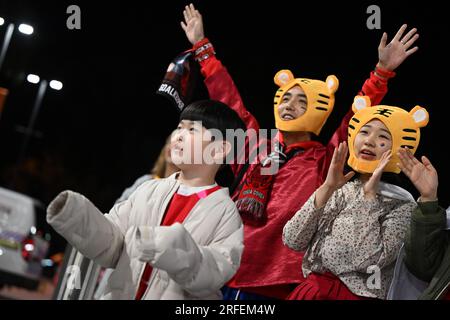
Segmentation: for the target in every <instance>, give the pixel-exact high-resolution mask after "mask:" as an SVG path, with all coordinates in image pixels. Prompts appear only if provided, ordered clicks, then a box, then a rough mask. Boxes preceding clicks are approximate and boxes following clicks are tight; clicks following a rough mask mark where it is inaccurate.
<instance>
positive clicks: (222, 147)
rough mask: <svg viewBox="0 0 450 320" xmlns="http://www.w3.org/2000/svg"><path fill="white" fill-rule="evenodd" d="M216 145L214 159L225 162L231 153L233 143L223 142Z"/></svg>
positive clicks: (217, 142)
mask: <svg viewBox="0 0 450 320" xmlns="http://www.w3.org/2000/svg"><path fill="white" fill-rule="evenodd" d="M213 143H214V149H213V150H214V151H213V153H214V154H213V159H214V160H215V161H216V162H217V161H219V160H223V161H225V159H226V157H227V155H228V154H229V153H230V152H231V143H230V142H228V141H226V140H223V141H216V142H213Z"/></svg>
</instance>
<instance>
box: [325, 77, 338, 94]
mask: <svg viewBox="0 0 450 320" xmlns="http://www.w3.org/2000/svg"><path fill="white" fill-rule="evenodd" d="M325 82H326V84H327V87H328V90H330V93H335V92H336V91H337V89H338V87H339V80H338V78H336V76H335V75H330V76H328V77H327V80H325Z"/></svg>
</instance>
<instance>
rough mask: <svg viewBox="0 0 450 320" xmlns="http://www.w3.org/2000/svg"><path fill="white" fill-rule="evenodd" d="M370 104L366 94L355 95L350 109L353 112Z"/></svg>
mask: <svg viewBox="0 0 450 320" xmlns="http://www.w3.org/2000/svg"><path fill="white" fill-rule="evenodd" d="M370 106H372V103H371V102H370V98H369V97H368V96H356V97H355V99H354V100H353V105H352V110H353V112H354V113H356V112H358V111H360V110H362V109H364V108H369V107H370Z"/></svg>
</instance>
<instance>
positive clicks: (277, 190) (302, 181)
mask: <svg viewBox="0 0 450 320" xmlns="http://www.w3.org/2000/svg"><path fill="white" fill-rule="evenodd" d="M200 65H201V72H202V74H203V76H204V77H205V80H204V81H205V84H206V86H207V88H208V92H209V95H210V98H211V99H214V100H219V101H221V102H223V103H225V104H227V105H228V106H230V107H231V108H232V109H233V110H235V111H236V112H237V113H238V114H239V116H240V117H241V119H242V120H243V121H244V122H245V124H246V125H247V129H250V128H253V129H255V130H258V129H259V125H258V122H257V120H256V119H255V118H254V116H253V115H252V114H251V113H250V112H248V110H247V109H246V108H245V106H244V103H243V101H242V99H241V97H240V95H239V92H238V90H237V88H236V86H235V84H234V82H233V80H232V79H231V77H230V75H229V73H228V71H227V70H226V68H225V67H224V66H223V65H222V63H221V62H220V61H219V60H218V59H217V58H216V57H215V56H211V57H209V58H208V59H206V60H203V61H201V62H200ZM362 92H363V93H364V94H365V95H367V96H369V97H370V99H371V101H372V103H373V105H376V104H379V103H380V101H381V100H382V98H383V97H384V96H385V94H386V92H387V80H385V79H381V78H379V77H377V76H376V75H375V74H374V73H373V72H372V73H371V75H370V78H369V79H367V80H366V82H365V83H364V85H363V88H362V91H361V92H360V94H363V93H362ZM270 110H272V109H270ZM352 116H353V112H352V110H351V108H350V111H349V112H348V113H347V115H346V116H345V117H344V119H343V120H342V123H341V125H340V126H339V128H338V129H337V130H336V132H335V133H334V135H333V136H332V138H331V140H330V142H329V143H328V144H327V145H326V146H324V145H322V144H321V143H319V142H316V141H311V142H306V143H305V142H303V143H298V144H295V145H290V146H289V147H288V148H287V149H286V150H285V151H286V153H287V152H289V150H290V149H291V148H293V147H296V146H297V147H298V146H300V147H302V148H304V149H305V150H304V152H302V153H300V154H297V155H295V156H294V157H293V158H292V159H290V160H289V161H288V162H287V163H286V164H284V165H283V166H282V167H281V168H280V170H279V171H278V173H277V175H276V177H275V179H274V182H273V186H272V191H271V193H270V196H269V200H268V203H267V208H266V210H267V223H266V224H265V225H263V226H259V227H255V226H251V225H245V226H244V252H243V255H242V260H241V266H240V268H239V270H238V272H237V273H236V275H235V277H234V278H233V281H232V285H231V286H233V287H239V288H247V289H249V290H247V291H253V292H261V291H258V290H256V291H255V290H252V288H259V287H264V286H273V285H280V284H294V283H300V282H301V281H302V279H303V275H302V271H301V260H302V257H303V254H301V253H299V252H296V251H293V250H291V249H289V248H288V247H286V246H284V245H283V242H282V233H283V227H284V225H285V224H286V223H287V221H288V220H289V219H291V218H292V216H293V215H294V214H295V213H296V212H297V211H298V210H299V209H300V208H301V207H302V206H303V204H304V203H305V202H306V200H307V199H308V198H309V197H310V196H311V194H312V193H313V192H314V191H315V190H316V189H317V188H318V187H319V186H320V185H321V184H322V182H323V181H324V180H325V178H326V174H327V170H328V167H329V164H330V161H331V157H332V155H333V150H334V148H335V147H336V146H338V144H339V143H340V142H342V141H346V140H347V135H348V132H347V126H348V122H349V120H350V118H351V117H352ZM252 166H254V164H252V165H250V167H249V169H248V170H247V173H248V172H250V170H251V167H252ZM240 167H241V165H234V166H233V167H232V169H233V171H234V173H235V174H237V172H239V169H240ZM245 178H246V175H244V177H243V179H245ZM235 197H236V194H234V195H233V198H234V199H235ZM265 294H266V295H270V294H269V292H267V291H266V292H265ZM272 296H277V295H276V294H274V295H272Z"/></svg>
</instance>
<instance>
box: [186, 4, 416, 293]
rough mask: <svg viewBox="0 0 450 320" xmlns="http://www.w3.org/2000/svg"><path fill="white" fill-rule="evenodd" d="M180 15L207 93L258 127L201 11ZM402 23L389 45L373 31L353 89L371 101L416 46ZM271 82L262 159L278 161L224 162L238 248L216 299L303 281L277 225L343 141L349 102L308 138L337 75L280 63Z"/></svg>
mask: <svg viewBox="0 0 450 320" xmlns="http://www.w3.org/2000/svg"><path fill="white" fill-rule="evenodd" d="M183 14H184V21H183V22H181V27H182V29H183V30H184V32H185V33H186V37H187V38H188V40H189V41H190V43H191V44H192V45H193V50H194V52H195V57H196V60H197V61H198V62H199V63H200V66H201V73H202V75H203V76H204V78H205V80H204V82H205V84H206V87H207V89H208V92H209V96H210V98H211V99H214V100H219V101H221V102H224V103H226V104H227V105H228V106H230V107H231V108H232V109H233V110H235V111H236V112H237V113H238V114H239V116H240V117H241V119H242V120H243V121H244V122H245V124H246V126H247V130H249V129H254V130H256V131H257V132H258V130H259V125H258V122H257V120H256V119H255V118H254V117H253V115H252V114H251V113H250V112H249V111H248V110H247V109H246V108H245V106H244V103H243V101H242V99H241V96H240V94H239V92H238V90H237V88H236V86H235V84H234V82H233V80H232V78H231V76H230V75H229V73H228V71H227V69H226V68H225V67H224V66H223V65H222V63H221V62H220V61H219V60H218V59H217V58H216V55H215V51H214V47H213V46H212V44H211V42H210V41H209V40H208V39H207V38H205V35H204V29H203V21H202V16H201V15H200V13H199V12H198V10H196V9H195V7H194V6H193V5H192V4H190V5H189V6H186V7H185V10H184V12H183ZM406 28H407V26H406V25H403V26H402V27H401V28H400V29H399V31H398V32H397V34H396V35H395V37H394V38H393V40H392V41H391V42H390V43H389V44H387V34H386V33H384V34H383V37H382V38H381V41H380V45H379V47H378V57H379V61H378V63H377V65H376V68H375V70H374V71H372V72H371V74H370V77H369V79H367V80H366V81H365V83H364V85H363V87H362V89H361V91H360V92H359V94H361V95H367V96H369V97H370V99H371V101H372V102H373V104H374V105H377V104H379V103H380V102H381V100H382V98H383V97H384V96H385V94H386V92H387V82H388V79H389V78H392V77H394V76H395V72H394V70H395V69H396V68H397V67H398V66H399V65H400V64H401V63H402V62H403V61H404V60H405V59H406V58H407V57H408V56H410V55H411V54H413V53H414V52H415V51H417V47H414V48H411V47H412V45H413V44H414V42H415V41H416V40H417V38H418V34H417V33H416V32H417V30H416V29H412V30H410V31H409V32H408V33H406V35H404V32H405V30H406ZM275 83H276V84H277V85H278V86H280V88H279V90H278V91H277V93H276V96H275V106H274V114H275V119H276V123H275V125H276V128H277V129H278V130H279V131H278V134H277V136H276V137H275V139H274V140H275V141H272V142H271V145H272V146H273V149H271V151H273V152H272V153H270V155H269V157H268V159H269V162H270V161H278V163H279V164H280V166H279V168H278V170H277V171H276V173H275V174H273V175H262V174H261V169H262V168H263V167H264V166H265V163H264V162H262V161H257V162H256V163H255V161H250V160H249V159H248V161H247V165H245V164H239V163H238V164H235V165H233V166H232V169H233V172H234V174H235V175H236V177H237V179H238V180H239V186H238V188H237V189H236V190H235V191H234V193H233V194H232V198H233V200H234V201H235V202H236V205H237V207H238V209H239V211H240V213H241V216H242V218H243V221H244V252H243V256H242V261H241V266H240V268H239V270H238V272H237V273H236V275H235V276H234V278H233V279H232V280H231V281H230V282H228V283H227V285H226V286H225V287H224V288H223V290H222V292H223V294H224V299H239V300H245V299H270V298H272V299H273V298H275V299H284V298H286V297H287V296H288V295H289V294H290V293H291V291H292V290H293V288H294V287H295V286H296V285H297V284H299V283H301V282H302V281H303V280H304V278H303V276H302V273H301V268H300V265H301V259H302V257H303V253H299V252H295V251H293V250H290V249H288V248H287V247H285V246H284V245H283V242H282V232H283V227H284V225H285V224H286V222H287V221H288V220H289V219H290V218H292V216H293V215H294V214H295V212H296V211H298V210H299V209H300V208H301V207H302V206H303V204H304V203H305V202H306V200H307V199H308V198H309V197H310V196H311V194H312V193H313V192H314V191H315V190H316V189H317V188H318V187H319V186H320V185H321V184H322V183H323V181H324V180H325V177H326V174H327V170H328V167H329V164H330V161H331V158H332V155H333V151H334V149H335V148H336V147H337V146H338V145H339V143H340V142H343V141H346V140H347V127H348V123H349V120H350V118H351V117H352V116H353V112H352V110H351V108H350V110H349V112H348V113H347V114H346V116H345V117H344V119H343V120H342V122H341V125H340V126H339V128H338V129H337V130H336V132H335V133H334V134H333V136H332V138H331V140H330V141H329V142H328V144H327V145H325V146H324V145H322V144H321V143H320V142H318V141H314V140H312V138H313V134H316V135H318V134H319V133H320V130H321V128H322V126H323V124H324V123H325V121H326V119H327V117H328V115H329V114H330V113H331V110H332V108H333V105H334V92H335V91H336V90H337V87H338V80H337V78H336V77H334V76H329V77H328V78H327V80H326V81H325V82H324V81H319V80H313V79H304V78H301V79H296V78H294V76H293V74H292V72H290V71H289V70H281V71H280V72H278V73H277V75H276V76H275ZM319 111H322V112H323V114H320V112H319ZM246 158H248V157H246ZM249 162H251V163H250V164H248V163H249ZM299 262H300V264H299Z"/></svg>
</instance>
